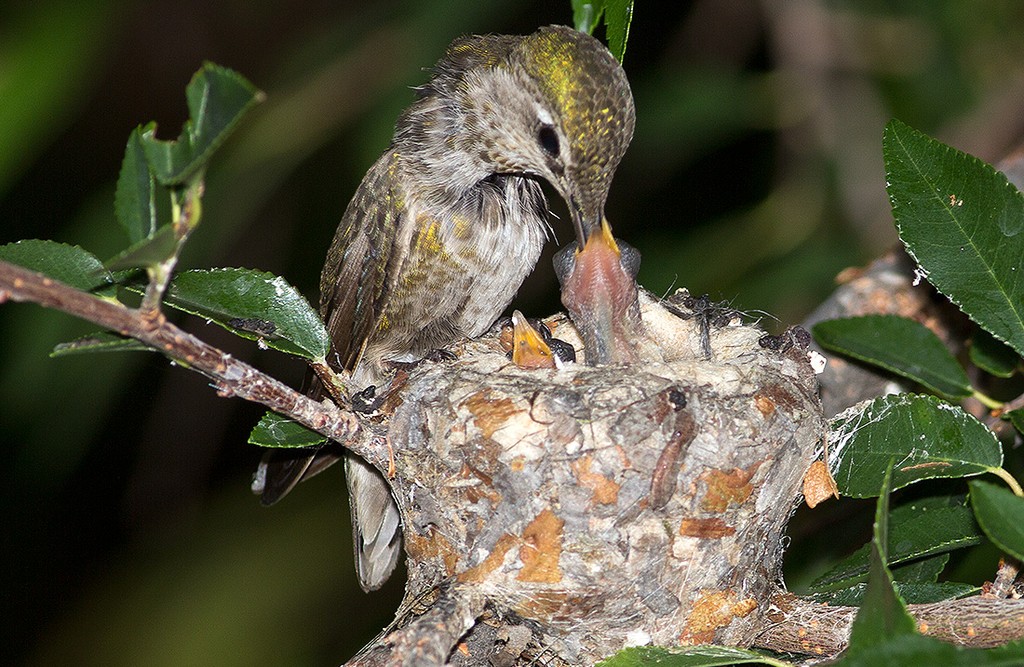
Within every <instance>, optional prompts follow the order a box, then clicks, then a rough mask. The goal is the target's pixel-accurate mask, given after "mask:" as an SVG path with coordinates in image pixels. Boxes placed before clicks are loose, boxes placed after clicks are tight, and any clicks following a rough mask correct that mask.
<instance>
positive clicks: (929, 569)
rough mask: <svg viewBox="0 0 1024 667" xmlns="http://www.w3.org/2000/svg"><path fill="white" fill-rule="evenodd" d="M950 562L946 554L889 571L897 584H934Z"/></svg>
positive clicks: (890, 554) (899, 566)
mask: <svg viewBox="0 0 1024 667" xmlns="http://www.w3.org/2000/svg"><path fill="white" fill-rule="evenodd" d="M889 520H890V521H892V518H891V517H890V519H889ZM889 556H890V558H891V557H892V550H891V547H890V551H889ZM890 562H891V561H890ZM948 562H949V554H948V553H944V554H939V555H937V556H931V557H930V558H921V559H919V560H915V561H911V562H909V563H904V564H903V565H898V566H896V567H890V568H889V569H890V570H892V578H893V579H895V580H896V581H897V582H903V583H913V584H934V583H935V582H936V581H938V580H939V575H940V574H942V571H943V570H944V569H946V563H948Z"/></svg>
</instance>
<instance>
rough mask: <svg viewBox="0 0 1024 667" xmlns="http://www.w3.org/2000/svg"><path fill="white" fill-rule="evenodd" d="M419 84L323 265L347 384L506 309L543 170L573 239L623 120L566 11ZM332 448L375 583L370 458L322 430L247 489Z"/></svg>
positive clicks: (587, 227)
mask: <svg viewBox="0 0 1024 667" xmlns="http://www.w3.org/2000/svg"><path fill="white" fill-rule="evenodd" d="M417 93H418V95H417V99H416V101H415V102H414V103H413V104H412V106H410V107H409V108H408V109H406V110H405V111H404V112H403V113H402V114H401V116H400V117H399V119H398V122H397V124H396V127H395V134H394V138H393V140H392V142H391V146H390V147H389V148H388V149H387V151H385V153H384V154H383V155H382V156H381V157H380V158H379V159H378V160H377V162H376V163H374V165H373V166H372V167H371V168H370V170H369V172H367V174H366V176H365V177H364V178H363V181H362V183H361V184H360V185H359V189H358V190H357V191H356V193H355V196H354V197H353V198H352V201H351V202H350V203H349V205H348V208H347V209H346V210H345V214H344V216H343V217H342V219H341V224H340V225H339V226H338V231H337V233H336V234H335V236H334V241H333V243H332V244H331V247H330V250H329V251H328V253H327V261H326V264H325V266H324V269H323V273H322V275H321V278H320V314H321V315H322V316H323V318H324V321H325V323H326V324H327V329H328V331H329V332H330V335H331V341H332V355H331V358H332V359H333V360H335V365H336V370H339V371H340V370H345V371H350V372H351V375H350V378H349V387H348V389H349V391H350V393H353V394H354V393H357V392H360V391H361V390H363V389H364V388H366V387H368V386H370V385H375V386H378V387H380V386H383V385H385V384H386V383H387V381H388V378H389V362H404V361H415V360H419V359H422V358H423V357H424V356H425V355H427V354H428V353H430V352H431V351H433V350H436V349H438V348H442V347H444V346H447V345H450V344H451V343H453V342H455V341H457V340H459V339H462V338H473V337H476V336H479V335H480V334H482V333H483V332H485V331H486V330H487V329H488V328H489V327H490V326H491V324H492V323H493V322H494V320H495V319H497V317H498V316H499V315H501V313H502V311H504V310H505V308H506V307H507V306H508V305H509V303H510V302H511V301H512V298H513V297H514V296H515V293H516V291H517V290H518V289H519V286H520V285H521V284H522V282H523V279H524V278H525V277H526V276H527V274H528V273H529V272H530V271H531V270H532V269H533V267H534V265H535V264H536V263H537V259H538V257H539V255H540V251H541V246H542V245H543V244H544V241H545V240H546V238H547V236H548V233H549V231H550V228H549V226H548V222H547V219H548V213H549V212H548V206H547V201H546V199H545V196H544V193H543V191H542V189H541V186H540V181H541V180H546V181H548V182H549V183H550V184H551V185H552V186H553V187H554V189H555V190H556V191H557V192H558V194H559V195H560V196H561V197H562V198H563V199H564V200H565V201H566V203H567V204H568V208H569V214H570V216H571V218H572V223H573V226H574V228H575V234H576V238H577V243H579V247H581V248H582V247H583V244H584V243H585V242H586V240H587V237H588V235H589V233H590V231H591V230H596V229H599V228H600V225H601V221H602V219H603V217H604V205H605V200H606V198H607V195H608V188H609V186H610V185H611V181H612V175H613V173H614V172H615V168H616V167H617V166H618V164H619V160H620V159H621V158H622V155H623V153H624V152H625V151H626V147H627V145H628V144H629V142H630V139H631V138H632V135H633V125H634V116H635V112H634V108H633V98H632V95H631V93H630V89H629V84H628V82H627V81H626V75H625V73H624V72H623V70H622V68H621V67H620V65H619V63H618V62H617V61H616V60H615V58H614V57H613V56H612V55H611V53H610V52H609V51H608V50H607V49H606V48H605V47H604V46H603V45H602V44H601V43H600V42H599V41H597V40H596V39H594V38H593V37H590V36H589V35H586V34H584V33H581V32H578V31H576V30H573V29H571V28H568V27H564V26H549V27H545V28H541V29H539V30H537V31H536V32H534V33H532V34H530V35H525V36H509V35H477V36H467V37H460V38H458V39H456V40H455V41H454V42H452V43H451V45H450V46H449V47H448V49H447V51H446V53H445V55H444V57H442V58H441V60H440V61H439V62H438V63H437V65H436V66H435V68H434V70H433V74H432V77H431V79H430V81H429V82H428V83H427V84H425V85H424V86H422V87H420V88H418V89H417ZM322 392H323V388H322V387H321V386H319V385H318V386H317V387H314V388H313V394H312V395H315V396H316V397H318V398H319V397H321V394H322ZM397 445H398V446H401V444H400V443H397ZM278 457H279V458H278ZM338 458H344V459H345V471H346V479H347V483H348V489H349V494H350V501H349V502H350V505H351V508H352V525H353V538H354V541H355V558H356V568H357V571H358V574H359V582H360V585H361V586H362V587H363V589H364V590H366V591H370V590H374V589H377V588H379V587H380V586H381V585H382V584H383V583H384V582H385V581H386V580H387V578H388V577H389V576H390V575H391V572H392V571H393V570H394V568H395V564H396V563H397V561H398V555H399V552H400V550H401V531H400V529H401V518H400V516H399V512H398V508H397V506H396V504H395V502H394V500H393V499H392V497H391V489H390V487H389V485H388V483H387V481H386V480H385V478H384V477H383V476H382V475H381V473H380V472H379V471H377V470H376V469H375V468H373V467H372V466H370V465H369V464H367V463H366V462H365V461H363V460H362V459H360V458H358V457H356V456H354V455H351V454H348V453H346V452H345V450H344V449H343V448H341V447H340V446H339V445H337V444H328V445H325V446H324V447H322V448H320V449H319V450H317V451H315V452H309V451H304V452H302V451H300V452H293V453H291V454H290V455H289V454H284V455H282V454H276V453H275V454H273V455H272V456H271V458H269V459H268V460H265V461H264V463H263V464H262V465H263V466H265V468H264V470H263V471H261V473H265V476H264V477H263V479H264V480H265V481H264V483H263V484H262V488H260V487H259V486H257V487H255V490H256V491H257V492H261V496H262V502H263V503H264V504H271V503H274V502H276V501H277V500H278V499H279V498H281V497H282V496H283V495H284V494H286V493H287V492H288V491H289V490H291V488H292V487H293V486H294V485H295V484H296V483H297V482H298V481H300V480H302V479H305V478H308V477H309V476H311V475H313V474H315V473H317V472H319V471H320V470H322V469H323V468H325V467H326V466H327V465H329V464H330V463H332V462H333V461H335V460H337V459H338ZM258 477H259V475H258Z"/></svg>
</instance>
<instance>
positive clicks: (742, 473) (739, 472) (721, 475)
mask: <svg viewBox="0 0 1024 667" xmlns="http://www.w3.org/2000/svg"><path fill="white" fill-rule="evenodd" d="M760 465H761V464H760V463H755V464H754V465H752V466H750V467H749V468H747V469H745V470H744V469H741V468H733V469H732V471H730V472H723V471H722V470H717V469H712V470H708V471H707V472H705V473H704V474H702V475H701V476H700V479H701V480H702V481H703V482H704V483H705V484H706V485H707V488H708V490H707V493H705V494H704V499H703V500H701V508H702V509H704V510H705V511H708V512H724V511H725V510H726V508H728V507H729V505H739V504H741V503H742V502H743V501H744V500H746V499H747V498H749V497H750V494H751V493H752V492H753V490H754V487H753V486H752V485H751V484H750V478H752V477H753V476H754V473H755V472H757V469H758V468H759V467H760Z"/></svg>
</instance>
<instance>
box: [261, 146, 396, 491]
mask: <svg viewBox="0 0 1024 667" xmlns="http://www.w3.org/2000/svg"><path fill="white" fill-rule="evenodd" d="M396 159H397V158H396V156H395V154H394V152H393V151H388V152H387V153H385V154H384V155H383V156H381V158H380V159H379V160H377V162H376V163H375V164H374V165H373V167H371V168H370V171H368V172H367V174H366V176H365V177H364V178H363V182H362V183H361V184H360V185H359V188H358V189H357V190H356V194H355V195H354V196H353V197H352V200H351V201H350V202H349V205H348V208H346V209H345V215H344V216H343V217H342V219H341V224H340V225H338V231H337V233H336V234H335V236H334V241H333V242H332V243H331V248H330V250H329V251H328V253H327V261H326V263H325V264H324V270H323V272H322V273H321V275H320V315H321V317H323V319H324V323H325V324H326V326H327V333H328V335H329V336H330V339H331V353H330V354H329V355H328V356H329V358H328V362H329V363H330V364H331V365H332V366H334V367H335V369H336V370H341V369H344V370H352V369H354V368H355V367H356V365H357V364H358V363H359V358H360V355H361V353H362V350H363V346H364V343H365V342H366V339H367V338H368V337H369V335H370V334H371V333H372V332H373V331H374V329H375V328H376V327H377V324H378V318H379V317H380V313H381V310H382V308H383V304H384V302H385V300H386V299H387V295H388V293H389V291H390V289H391V285H390V284H389V282H388V279H387V277H388V276H389V275H391V276H395V275H397V267H389V263H391V262H392V261H398V259H397V258H396V257H395V255H396V253H394V252H393V248H394V244H395V243H397V242H399V239H398V238H396V236H397V234H398V233H399V230H400V229H402V227H401V224H400V223H401V221H402V216H403V215H405V209H404V205H403V204H404V202H403V201H402V198H401V196H400V193H398V192H397V191H396V189H395V186H394V179H393V178H391V177H390V173H391V170H393V169H394V168H395V167H396ZM354 389H355V390H356V391H358V390H360V389H362V387H355V388H354ZM306 393H307V394H308V395H309V396H311V397H313V398H316V399H321V398H323V396H324V395H325V393H326V392H325V390H324V387H323V385H322V383H321V382H320V380H319V378H317V377H316V376H315V375H313V374H312V373H310V375H309V379H308V380H307V392H306ZM343 454H344V448H342V447H341V446H340V445H337V444H336V443H328V444H326V445H323V446H321V447H319V448H317V449H315V450H313V451H310V450H308V449H293V450H287V449H282V450H273V451H270V452H268V453H267V454H266V455H265V456H264V458H263V461H262V462H261V463H260V469H259V470H258V471H257V475H256V477H257V479H259V480H261V482H262V485H261V487H254V488H255V489H256V491H257V492H258V493H259V494H260V502H261V503H262V504H264V505H273V504H274V503H276V502H277V501H278V500H280V499H281V498H283V497H284V496H285V495H287V494H288V492H289V491H291V490H292V489H293V488H294V487H295V485H296V484H298V483H299V482H300V481H302V480H304V479H308V478H310V477H312V476H313V475H315V474H317V473H319V472H320V471H322V470H324V469H325V468H327V467H329V466H330V465H331V464H332V463H334V462H335V461H337V460H338V459H339V458H341V457H342V455H343Z"/></svg>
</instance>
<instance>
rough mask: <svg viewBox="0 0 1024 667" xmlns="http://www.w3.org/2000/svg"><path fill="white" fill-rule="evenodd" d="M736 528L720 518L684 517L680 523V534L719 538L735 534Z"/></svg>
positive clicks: (711, 538)
mask: <svg viewBox="0 0 1024 667" xmlns="http://www.w3.org/2000/svg"><path fill="white" fill-rule="evenodd" d="M735 533H736V529H735V528H733V527H732V526H730V525H729V524H727V523H726V522H724V521H722V520H721V519H719V518H714V519H683V522H682V523H681V524H680V525H679V534H680V535H682V536H684V537H700V538H703V539H708V540H717V539H720V538H723V537H728V536H730V535H734V534H735Z"/></svg>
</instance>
